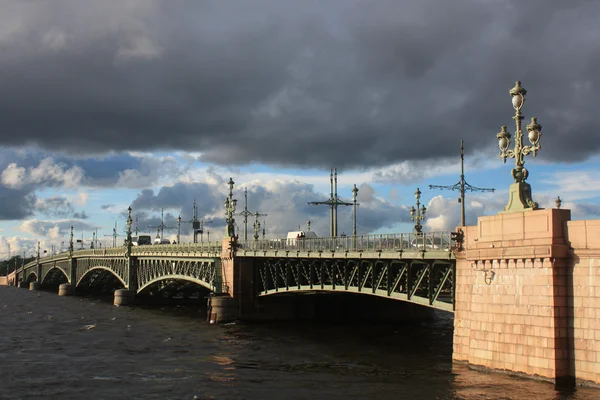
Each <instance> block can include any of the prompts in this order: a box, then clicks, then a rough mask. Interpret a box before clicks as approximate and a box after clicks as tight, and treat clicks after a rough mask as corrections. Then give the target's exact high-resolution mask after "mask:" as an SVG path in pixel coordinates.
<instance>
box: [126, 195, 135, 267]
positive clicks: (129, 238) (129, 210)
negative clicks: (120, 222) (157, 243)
mask: <svg viewBox="0 0 600 400" xmlns="http://www.w3.org/2000/svg"><path fill="white" fill-rule="evenodd" d="M132 225H133V219H132V218H131V206H129V207H128V208H127V238H126V239H125V240H126V245H127V254H126V256H127V257H129V256H130V255H131V246H132V245H133V242H132V240H131V226H132Z"/></svg>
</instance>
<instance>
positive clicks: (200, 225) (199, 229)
mask: <svg viewBox="0 0 600 400" xmlns="http://www.w3.org/2000/svg"><path fill="white" fill-rule="evenodd" d="M193 215H194V216H193V217H192V220H191V221H188V222H189V223H191V224H192V230H193V232H194V243H198V234H200V243H202V242H203V240H202V234H203V233H204V224H212V221H204V220H199V219H198V207H197V206H196V199H194V213H193Z"/></svg>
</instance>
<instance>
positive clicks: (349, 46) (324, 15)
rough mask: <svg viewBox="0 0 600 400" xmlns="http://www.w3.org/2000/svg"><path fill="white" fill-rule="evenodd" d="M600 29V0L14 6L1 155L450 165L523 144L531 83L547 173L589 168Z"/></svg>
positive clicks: (4, 66) (8, 9)
mask: <svg viewBox="0 0 600 400" xmlns="http://www.w3.org/2000/svg"><path fill="white" fill-rule="evenodd" d="M167 5H168V6H167ZM599 15H600V3H599V2H594V1H584V0H579V1H577V0H571V1H569V2H565V1H559V0H536V1H533V0H532V1H528V2H522V1H516V0H503V1H494V2H490V1H478V0H457V1H452V2H442V1H435V0H412V1H402V2H400V1H395V0H380V1H377V2H372V1H364V0H345V1H341V0H337V1H329V2H322V1H310V0H309V1H302V2H298V1H291V0H289V1H288V0H258V1H253V2H246V1H242V0H238V1H233V0H232V1H227V2H197V1H184V0H181V1H168V2H167V1H158V0H156V1H151V0H138V1H136V0H129V1H126V2H84V1H79V0H57V1H53V2H24V1H20V0H14V1H10V0H9V1H4V2H2V13H1V14H0V26H2V29H0V43H1V44H2V49H3V62H2V63H0V74H1V76H3V79H2V80H0V93H2V95H1V96H0V132H2V135H1V137H0V144H2V145H4V146H15V147H16V146H25V145H32V144H33V145H37V146H39V147H41V148H44V149H47V150H50V151H55V152H63V153H67V152H69V153H72V154H104V153H107V152H110V151H113V150H115V149H116V150H135V151H154V150H185V151H194V152H198V153H199V154H201V155H200V157H201V159H202V160H203V161H206V162H213V163H217V164H224V165H225V164H227V165H231V164H236V165H244V164H247V163H251V162H260V163H264V164H269V165H289V166H304V165H311V166H317V167H320V166H323V167H330V166H332V165H337V166H338V167H340V168H342V167H359V168H368V167H374V166H385V165H389V164H395V163H401V162H404V161H406V160H409V161H410V160H435V159H439V158H440V157H441V158H443V157H449V156H451V155H453V154H454V153H455V148H456V144H457V142H458V140H460V139H461V138H462V139H465V141H466V143H468V146H467V147H466V148H467V151H468V152H470V151H477V150H481V149H488V150H489V149H491V148H493V147H494V146H495V142H496V139H495V134H496V133H497V131H498V130H499V128H500V125H508V126H509V130H511V131H512V130H513V129H511V128H510V125H511V123H512V120H511V116H512V113H513V110H512V108H511V105H510V99H509V95H508V90H509V89H510V88H511V87H512V85H513V84H514V81H515V80H517V79H518V80H521V81H523V86H524V87H526V88H527V89H528V90H529V95H528V101H527V103H526V105H525V107H524V113H525V114H526V117H527V118H528V117H530V116H532V115H536V116H537V117H539V121H540V123H541V124H542V125H544V127H545V130H544V132H545V135H544V137H543V138H542V142H543V146H544V151H543V152H540V157H542V158H544V157H546V158H548V159H557V160H563V161H575V160H581V159H585V158H587V157H589V156H590V155H594V154H597V153H598V149H599V143H598V141H595V140H592V141H590V140H589V135H590V132H596V131H598V129H599V126H598V122H597V118H596V110H595V109H596V104H598V102H599V100H600V98H599V94H598V93H599V91H598V84H599V82H598V79H599V78H598V74H597V72H596V71H598V70H599V69H600V52H599V51H598V37H599V36H600V32H599V31H598V28H597V26H598V24H597V21H598V17H599ZM132 171H133V172H129V173H127V172H125V173H124V175H122V176H120V177H117V178H116V179H117V180H118V179H123V181H122V183H123V184H124V185H127V184H130V183H131V182H134V181H136V180H138V178H139V177H138V176H136V175H135V172H134V170H132Z"/></svg>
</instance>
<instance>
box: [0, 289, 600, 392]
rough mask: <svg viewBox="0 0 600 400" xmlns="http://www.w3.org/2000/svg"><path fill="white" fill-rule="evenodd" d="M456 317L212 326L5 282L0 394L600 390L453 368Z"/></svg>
mask: <svg viewBox="0 0 600 400" xmlns="http://www.w3.org/2000/svg"><path fill="white" fill-rule="evenodd" d="M451 353H452V320H451V319H450V318H448V317H446V318H440V319H439V320H438V321H436V322H432V323H428V324H422V325H416V326H415V325H396V326H392V325H385V324H381V325H367V324H362V325H350V324H346V325H340V324H317V323H285V324H283V323H280V324H273V323H270V324H266V323H262V324H241V323H238V324H229V325H221V326H215V325H208V324H206V323H205V322H204V313H203V312H201V311H198V310H195V309H194V308H190V307H178V306H172V307H154V308H142V307H137V306H135V307H114V306H113V305H112V304H110V303H109V302H106V301H101V300H98V299H92V298H80V297H58V296H57V295H56V294H54V293H50V292H44V291H40V292H33V291H28V290H24V289H17V288H13V287H1V286H0V399H2V400H9V399H30V398H45V399H52V400H54V399H262V400H264V399H377V400H383V399H395V400H399V399H411V400H414V399H426V400H429V399H468V400H485V399H491V400H499V399H514V400H521V399H522V400H532V399H565V400H567V399H569V400H592V399H594V400H596V399H599V398H600V389H593V388H578V389H577V390H572V391H567V392H561V391H558V390H556V389H555V388H554V386H553V385H552V384H549V383H545V382H539V381H535V380H528V379H522V378H516V377H509V376H506V375H503V374H497V373H484V372H477V371H473V370H470V369H468V368H467V367H465V366H457V365H453V364H452V362H451Z"/></svg>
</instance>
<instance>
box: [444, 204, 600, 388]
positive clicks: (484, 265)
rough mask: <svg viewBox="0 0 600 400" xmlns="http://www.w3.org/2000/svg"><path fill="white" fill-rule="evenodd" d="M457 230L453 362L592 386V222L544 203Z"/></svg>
mask: <svg viewBox="0 0 600 400" xmlns="http://www.w3.org/2000/svg"><path fill="white" fill-rule="evenodd" d="M461 229H462V230H463V232H464V242H463V245H462V248H461V249H460V251H458V252H457V253H456V257H457V262H456V273H457V285H456V311H455V320H454V353H453V358H454V360H455V361H461V362H466V363H468V364H470V365H472V366H479V367H483V368H489V369H493V370H501V371H506V372H510V373H522V374H524V375H529V376H535V377H538V378H541V379H545V380H551V381H553V382H556V383H563V382H564V383H573V382H575V380H576V381H577V382H593V383H600V322H598V321H600V297H598V298H597V297H596V296H600V262H599V260H600V221H570V211H569V210H559V209H547V210H536V211H526V212H513V213H501V214H499V215H496V216H486V217H480V218H479V219H478V223H477V226H469V227H463V228H461Z"/></svg>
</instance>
